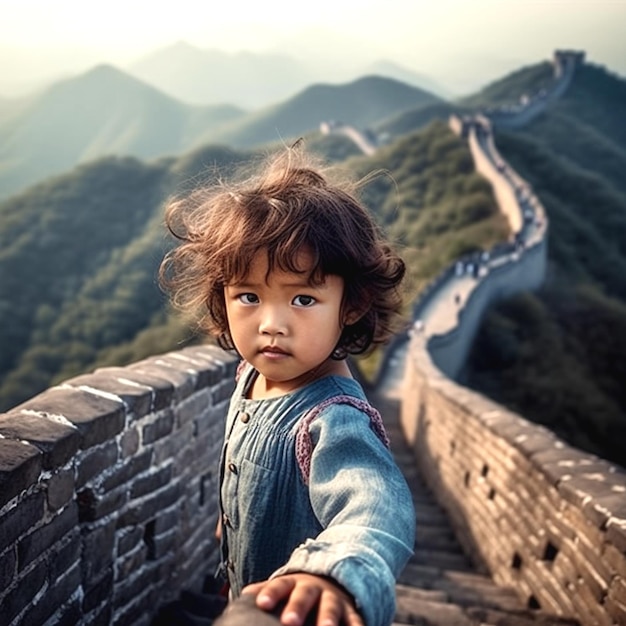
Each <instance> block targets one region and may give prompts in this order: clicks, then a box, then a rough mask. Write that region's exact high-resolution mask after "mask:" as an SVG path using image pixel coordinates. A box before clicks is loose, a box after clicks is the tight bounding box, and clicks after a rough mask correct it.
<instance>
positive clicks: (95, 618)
mask: <svg viewBox="0 0 626 626" xmlns="http://www.w3.org/2000/svg"><path fill="white" fill-rule="evenodd" d="M84 622H85V624H89V626H111V624H112V623H113V607H112V606H111V603H110V602H105V603H104V604H102V605H101V606H99V607H98V608H97V609H94V610H93V611H92V612H91V613H89V615H87V616H86V618H85V619H84Z"/></svg>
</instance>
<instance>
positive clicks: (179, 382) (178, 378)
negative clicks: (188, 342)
mask: <svg viewBox="0 0 626 626" xmlns="http://www.w3.org/2000/svg"><path fill="white" fill-rule="evenodd" d="M129 369H131V370H137V371H138V372H140V373H141V374H147V375H149V376H153V377H156V378H163V379H165V380H167V381H169V382H171V383H172V384H173V386H174V389H173V391H174V393H173V396H172V401H173V402H174V403H178V402H180V401H181V400H183V399H184V398H186V397H188V396H189V395H191V394H192V393H193V391H194V389H195V384H196V383H195V379H194V375H193V374H192V373H190V372H186V371H184V368H183V367H180V364H176V363H171V362H168V361H166V360H165V359H164V358H162V357H150V358H149V359H145V360H144V361H140V362H139V363H134V364H133V365H130V366H129Z"/></svg>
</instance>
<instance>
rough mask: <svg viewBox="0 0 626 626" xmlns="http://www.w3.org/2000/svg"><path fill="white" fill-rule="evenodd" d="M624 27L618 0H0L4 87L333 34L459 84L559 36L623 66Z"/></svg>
mask: <svg viewBox="0 0 626 626" xmlns="http://www.w3.org/2000/svg"><path fill="white" fill-rule="evenodd" d="M625 33H626V0H309V2H298V1H297V0H293V1H292V2H286V1H285V0H262V1H260V0H176V1H173V2H169V3H167V2H154V0H150V1H148V0H106V1H104V2H89V1H88V0H0V95H14V93H17V92H18V91H20V90H22V91H26V90H27V88H28V86H29V84H30V83H35V82H36V81H38V80H39V81H40V80H41V79H42V77H45V76H47V75H50V76H57V75H59V74H60V73H64V72H65V73H74V72H77V71H83V70H84V69H87V68H88V67H89V66H91V65H93V64H94V63H96V62H102V61H108V62H112V63H116V64H118V65H120V66H123V64H124V63H127V62H130V61H132V60H135V59H137V58H139V57H141V56H143V55H144V54H146V53H148V52H151V51H152V50H154V49H157V48H159V47H163V46H166V45H169V44H172V43H174V42H176V41H179V40H184V41H187V42H189V43H191V44H194V45H196V46H198V47H201V48H221V49H225V50H228V51H238V50H252V51H261V50H274V49H276V48H279V49H281V50H282V51H284V52H288V51H289V50H291V51H292V52H293V53H294V54H295V53H297V52H298V51H299V50H300V48H302V50H304V51H306V53H307V54H309V55H315V56H316V57H320V58H324V57H325V56H332V55H335V56H336V55H337V54H339V53H338V51H337V46H338V45H340V44H341V45H343V51H342V52H341V54H342V55H345V56H346V57H348V56H353V55H354V56H358V57H362V58H363V59H364V60H370V59H375V58H387V59H390V60H394V61H396V62H398V63H401V64H402V65H405V66H406V67H407V68H409V69H412V70H414V71H416V72H420V73H424V74H427V75H429V76H432V77H433V78H435V79H437V80H439V81H441V82H443V83H444V84H447V85H448V86H449V87H450V88H452V89H455V90H463V89H464V86H463V85H462V83H463V81H464V80H465V81H466V82H468V83H471V82H472V81H473V82H476V81H480V80H484V78H482V77H481V74H480V70H479V69H478V66H479V65H480V64H483V63H484V64H485V68H484V70H485V71H484V73H487V74H490V76H489V78H497V77H499V74H500V73H504V72H505V71H508V70H511V69H516V68H518V67H520V66H521V65H523V64H530V63H537V62H539V61H541V60H543V59H547V58H549V57H550V56H551V54H552V51H553V50H554V49H556V48H575V49H584V50H586V51H587V57H588V59H589V60H590V61H592V62H595V63H599V64H601V65H605V66H607V67H608V68H609V69H611V70H613V71H614V72H617V73H618V74H620V75H622V76H626V34H625ZM311 36H313V37H314V39H313V41H314V43H313V44H312V45H311V44H309V43H308V42H309V41H310V38H311ZM487 64H489V69H488V70H487V69H486V67H487ZM494 72H495V74H494ZM469 74H471V77H470V76H469Z"/></svg>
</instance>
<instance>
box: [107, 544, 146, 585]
mask: <svg viewBox="0 0 626 626" xmlns="http://www.w3.org/2000/svg"><path fill="white" fill-rule="evenodd" d="M147 560H148V546H147V545H146V544H145V543H140V544H139V545H138V546H137V548H136V549H135V550H133V551H132V552H128V553H127V554H125V555H124V556H122V557H119V558H118V559H117V560H116V562H115V582H116V586H117V583H118V582H119V581H124V580H126V579H127V578H128V577H129V576H130V575H131V574H136V573H137V572H138V571H139V570H140V568H141V567H143V565H144V564H145V563H146V561H147Z"/></svg>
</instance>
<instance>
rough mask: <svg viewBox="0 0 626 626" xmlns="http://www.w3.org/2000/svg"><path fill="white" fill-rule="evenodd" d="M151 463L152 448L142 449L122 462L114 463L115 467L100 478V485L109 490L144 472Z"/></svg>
mask: <svg viewBox="0 0 626 626" xmlns="http://www.w3.org/2000/svg"><path fill="white" fill-rule="evenodd" d="M151 463H152V450H151V449H149V450H144V451H143V452H141V453H139V454H138V455H136V456H133V457H131V458H130V459H128V460H126V461H125V462H124V463H122V464H118V465H116V467H115V469H114V470H113V471H112V472H111V473H109V474H108V475H107V476H106V477H105V478H104V479H103V480H102V482H101V484H100V487H101V488H102V489H103V490H104V491H111V490H112V489H115V488H116V487H119V486H120V485H123V484H124V483H127V482H130V481H131V480H132V479H133V478H135V476H137V475H139V474H141V473H142V472H145V471H146V470H147V469H148V468H149V467H150V464H151Z"/></svg>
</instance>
